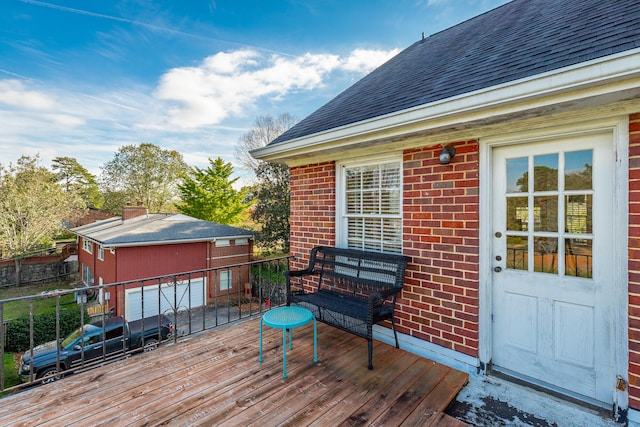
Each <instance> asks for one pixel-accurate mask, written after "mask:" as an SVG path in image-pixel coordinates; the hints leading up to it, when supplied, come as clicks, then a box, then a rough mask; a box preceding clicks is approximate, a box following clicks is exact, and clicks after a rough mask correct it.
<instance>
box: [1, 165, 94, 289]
mask: <svg viewBox="0 0 640 427" xmlns="http://www.w3.org/2000/svg"><path fill="white" fill-rule="evenodd" d="M38 162H39V157H38V156H33V157H30V156H22V157H21V158H20V159H19V160H18V162H17V164H16V165H15V166H14V165H12V164H9V166H8V167H4V166H2V165H1V164H0V241H1V242H2V244H3V248H4V250H5V251H6V252H7V253H8V255H9V256H13V257H16V283H19V282H20V261H19V256H21V255H24V254H26V253H29V252H31V251H34V250H37V249H41V248H43V247H46V246H48V245H49V244H50V243H51V242H52V241H53V239H54V237H55V236H56V234H58V233H59V232H60V231H61V230H62V229H63V221H64V220H65V219H68V218H69V217H70V216H71V215H72V214H73V213H74V212H77V211H79V210H81V209H84V208H85V204H84V202H83V201H82V199H81V198H80V197H79V196H78V195H77V194H75V193H72V192H67V191H64V189H63V188H62V187H61V186H60V185H58V184H57V182H56V175H55V174H53V173H52V172H51V171H49V170H48V169H46V168H44V167H41V166H38Z"/></svg>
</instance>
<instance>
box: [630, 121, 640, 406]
mask: <svg viewBox="0 0 640 427" xmlns="http://www.w3.org/2000/svg"><path fill="white" fill-rule="evenodd" d="M628 244H629V406H631V407H632V408H635V409H640V113H636V114H632V115H630V116H629V243H628Z"/></svg>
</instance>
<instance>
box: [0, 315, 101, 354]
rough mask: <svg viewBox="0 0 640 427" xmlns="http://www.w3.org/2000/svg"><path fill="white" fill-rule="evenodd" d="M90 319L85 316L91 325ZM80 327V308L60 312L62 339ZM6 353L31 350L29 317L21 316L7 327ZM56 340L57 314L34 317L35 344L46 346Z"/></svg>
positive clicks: (85, 320)
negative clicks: (45, 344)
mask: <svg viewBox="0 0 640 427" xmlns="http://www.w3.org/2000/svg"><path fill="white" fill-rule="evenodd" d="M89 321H90V317H89V315H87V314H86V313H85V314H84V322H85V323H89ZM79 326H80V306H71V307H70V308H67V309H65V310H61V311H60V338H64V337H65V336H66V335H68V334H69V333H71V332H72V331H74V330H75V329H77V328H78V327H79ZM5 336H6V351H9V352H22V351H26V350H28V349H29V345H30V343H29V316H21V317H19V318H17V319H15V320H12V321H11V322H9V323H8V324H7V326H6V331H5ZM55 339H56V313H55V311H54V312H48V313H43V314H37V315H34V316H33V343H34V345H40V344H44V343H46V342H49V341H55Z"/></svg>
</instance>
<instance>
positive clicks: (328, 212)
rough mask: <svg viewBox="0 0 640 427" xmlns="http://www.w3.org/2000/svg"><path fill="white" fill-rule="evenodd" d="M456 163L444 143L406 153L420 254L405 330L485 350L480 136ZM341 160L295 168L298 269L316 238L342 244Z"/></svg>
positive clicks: (408, 210) (409, 249) (410, 212)
mask: <svg viewBox="0 0 640 427" xmlns="http://www.w3.org/2000/svg"><path fill="white" fill-rule="evenodd" d="M453 145H455V147H456V151H457V153H456V156H455V157H454V158H453V160H452V162H451V164H449V165H440V163H439V154H440V149H441V147H440V146H438V147H431V148H423V149H416V150H408V151H406V152H405V153H404V166H403V168H404V197H403V199H404V206H403V210H404V219H403V222H404V231H403V232H404V240H405V242H404V245H405V246H404V253H405V254H406V255H409V256H411V257H412V258H413V260H412V263H411V264H410V266H409V270H408V272H407V280H406V281H405V288H404V291H403V294H402V298H401V299H400V300H399V306H398V311H397V316H398V317H397V319H398V330H399V331H401V332H404V333H406V334H410V335H413V336H415V337H418V338H421V339H424V340H427V341H430V342H433V343H436V344H439V345H441V346H444V347H446V348H450V349H453V350H456V351H460V352H462V353H465V354H468V355H472V356H477V354H478V225H479V224H478V204H479V201H478V200H479V199H478V185H479V182H478V144H477V141H468V142H459V143H455V144H453ZM335 178H336V177H335V163H334V162H329V163H321V164H313V165H307V166H303V167H295V168H292V169H291V218H290V224H291V252H292V254H293V255H294V256H295V257H296V260H294V261H292V265H291V268H292V269H300V268H304V267H305V266H306V261H307V260H308V253H309V251H310V250H311V248H313V247H314V246H316V245H335V214H336V211H335V203H336V195H335V186H336V181H335Z"/></svg>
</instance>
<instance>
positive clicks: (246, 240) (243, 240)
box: [235, 239, 249, 246]
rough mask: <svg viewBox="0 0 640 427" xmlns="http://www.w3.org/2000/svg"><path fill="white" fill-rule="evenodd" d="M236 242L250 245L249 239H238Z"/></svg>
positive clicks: (238, 244) (240, 244)
mask: <svg viewBox="0 0 640 427" xmlns="http://www.w3.org/2000/svg"><path fill="white" fill-rule="evenodd" d="M235 244H236V246H242V245H248V244H249V239H236V241H235Z"/></svg>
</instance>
